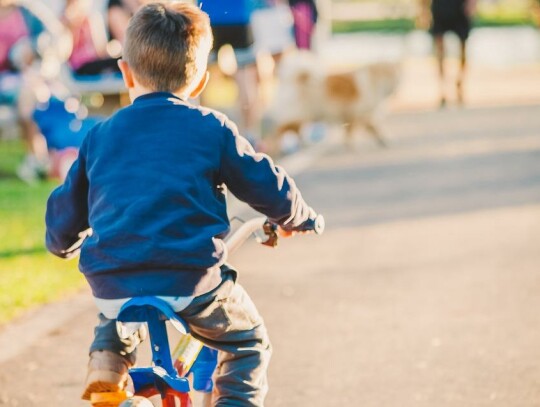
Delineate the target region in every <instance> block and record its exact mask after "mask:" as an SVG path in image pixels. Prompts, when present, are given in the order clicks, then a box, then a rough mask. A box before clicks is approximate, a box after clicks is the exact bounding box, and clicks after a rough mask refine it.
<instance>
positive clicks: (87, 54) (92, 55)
mask: <svg viewBox="0 0 540 407" xmlns="http://www.w3.org/2000/svg"><path fill="white" fill-rule="evenodd" d="M72 35H73V51H72V52H71V56H70V57H69V65H71V67H72V68H73V69H74V70H77V69H79V68H80V67H82V66H83V65H85V64H87V63H89V62H93V61H96V60H98V59H99V55H98V52H97V49H96V46H95V45H94V39H93V38H92V29H91V27H90V21H89V20H88V19H85V20H84V21H83V23H82V24H81V25H80V26H78V27H76V29H72Z"/></svg>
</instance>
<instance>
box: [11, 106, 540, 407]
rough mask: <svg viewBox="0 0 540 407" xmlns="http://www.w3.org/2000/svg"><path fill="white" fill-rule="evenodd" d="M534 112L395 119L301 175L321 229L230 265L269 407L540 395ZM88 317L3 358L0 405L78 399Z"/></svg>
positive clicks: (528, 400) (483, 402)
mask: <svg viewBox="0 0 540 407" xmlns="http://www.w3.org/2000/svg"><path fill="white" fill-rule="evenodd" d="M538 113H540V106H538V105H532V106H521V107H495V108H489V109H450V110H445V111H440V112H439V111H431V112H424V113H407V114H395V115H393V116H391V117H390V118H389V119H388V120H387V123H386V132H387V134H388V141H389V144H390V148H389V149H386V150H380V149H379V148H377V147H376V146H374V145H372V144H371V141H370V140H369V139H368V138H367V137H364V136H363V135H361V134H359V135H358V139H357V144H356V146H355V149H354V150H347V149H345V148H344V147H342V146H341V144H339V143H338V144H335V145H331V146H330V147H329V148H328V150H327V152H326V153H325V154H324V155H323V156H322V157H321V158H320V159H318V160H317V162H316V163H315V164H314V165H312V167H311V168H310V169H308V170H307V171H305V172H304V173H302V174H301V175H300V176H298V177H296V179H297V183H298V185H299V186H300V188H301V189H302V191H303V194H304V196H305V198H306V199H307V200H308V201H309V202H310V203H311V204H312V205H313V206H314V207H315V208H316V209H317V210H318V211H320V212H321V213H323V214H324V215H325V217H326V221H327V232H326V233H325V235H323V236H321V237H318V236H305V237H297V238H294V239H289V240H284V241H282V242H281V244H280V247H279V248H278V249H276V250H271V249H267V248H264V247H260V246H257V245H256V244H255V243H248V244H247V245H246V246H245V247H244V248H242V250H241V251H240V252H238V253H236V254H235V255H234V256H233V258H232V259H231V261H232V263H233V264H234V265H235V266H236V267H237V268H238V270H239V271H240V273H241V274H240V282H241V284H243V285H244V286H245V287H246V288H247V290H248V292H249V293H250V295H251V296H252V298H253V299H254V301H255V303H256V304H257V306H258V308H259V310H260V312H261V313H262V314H263V316H264V317H265V320H266V322H267V325H268V327H269V331H270V334H271V339H272V341H273V344H274V356H273V361H272V364H271V368H270V385H271V391H270V393H269V395H268V399H267V404H266V405H267V406H270V407H272V406H300V407H304V406H326V407H328V406H336V407H337V406H340V407H341V406H373V407H383V406H389V407H402V406H405V407H408V406H425V407H428V406H429V407H432V406H456V407H457V406H460V407H461V406H501V407H508V406H520V407H525V406H531V407H532V406H538V405H540V364H539V362H538V361H539V360H540V347H539V346H538V344H539V343H540V314H539V313H538V309H539V308H540V295H539V293H540V273H539V270H540V250H538V241H539V240H540V130H539V129H540V114H538ZM334 130H335V129H334ZM334 130H333V131H334ZM81 295H83V296H84V295H88V294H87V293H83V294H81ZM95 322H96V319H95V309H94V308H93V307H91V306H90V307H83V309H81V310H80V311H77V312H76V313H75V316H74V317H73V318H72V319H71V320H69V321H68V322H66V323H64V324H63V325H62V326H61V327H60V328H57V329H55V330H54V331H52V332H49V333H48V334H45V335H43V334H40V336H39V337H38V338H36V339H37V341H36V342H35V343H34V344H33V345H31V346H29V347H26V349H25V350H24V352H22V353H20V354H19V355H18V356H16V357H14V358H11V359H9V360H6V361H3V362H1V363H0V406H3V405H5V406H25V407H26V406H56V407H64V406H65V407H68V406H69V407H73V406H84V405H86V404H85V403H83V402H81V401H79V400H78V397H79V393H80V391H81V386H82V383H83V380H84V375H85V366H86V362H87V356H86V349H87V347H88V345H89V343H90V341H91V337H92V328H93V325H94V324H95ZM32 334H33V332H32V330H31V328H29V329H28V330H27V331H26V332H24V333H23V334H22V336H27V335H30V336H31V335H32ZM13 340H14V341H17V338H13ZM145 347H146V346H145ZM144 353H147V351H146V350H144V351H143V354H144ZM146 358H147V355H143V356H142V361H144V360H145V359H146Z"/></svg>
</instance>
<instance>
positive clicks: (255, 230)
mask: <svg viewBox="0 0 540 407" xmlns="http://www.w3.org/2000/svg"><path fill="white" fill-rule="evenodd" d="M324 227H325V223H324V217H323V216H322V215H317V216H316V217H315V218H312V219H311V218H310V219H308V220H306V221H305V222H303V223H302V224H300V225H298V226H293V227H283V230H285V231H288V232H300V233H307V232H314V233H315V234H317V235H321V234H322V233H323V232H324ZM277 229H278V225H276V224H275V223H272V222H270V221H269V220H268V219H267V218H264V217H259V218H253V219H250V220H248V221H247V222H246V223H244V224H243V225H242V226H240V227H239V228H238V230H237V231H236V232H234V233H233V234H231V235H229V236H228V237H227V238H225V244H226V246H227V249H228V251H229V253H232V252H234V251H235V250H237V249H238V248H239V247H240V246H242V244H243V243H244V242H245V241H246V240H247V239H248V238H249V236H251V235H252V234H256V236H257V240H258V241H259V243H261V244H263V245H265V246H270V247H275V246H277V241H278V234H277Z"/></svg>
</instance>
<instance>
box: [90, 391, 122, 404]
mask: <svg viewBox="0 0 540 407" xmlns="http://www.w3.org/2000/svg"><path fill="white" fill-rule="evenodd" d="M127 398H128V394H127V393H126V392H125V391H109V392H103V393H92V394H91V395H90V403H92V407H118V405H119V404H120V403H122V402H123V401H124V400H126V399H127Z"/></svg>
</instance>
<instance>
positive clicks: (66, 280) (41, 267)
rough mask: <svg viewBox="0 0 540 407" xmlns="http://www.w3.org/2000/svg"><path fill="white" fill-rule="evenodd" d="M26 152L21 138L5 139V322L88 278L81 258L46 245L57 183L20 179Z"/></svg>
mask: <svg viewBox="0 0 540 407" xmlns="http://www.w3.org/2000/svg"><path fill="white" fill-rule="evenodd" d="M23 155H24V149H23V147H22V144H21V143H20V142H18V141H9V142H8V141H0V324H2V323H5V322H7V321H9V320H10V319H12V318H14V317H16V316H17V315H19V314H20V313H22V312H23V311H25V310H27V309H29V308H31V307H35V306H38V305H40V304H44V303H47V302H50V301H53V300H55V299H58V298H60V297H62V296H63V295H65V294H66V293H69V292H72V291H75V290H77V289H79V288H80V287H81V286H83V284H84V279H83V277H82V275H81V274H80V273H79V272H78V270H77V261H76V260H71V261H64V260H61V259H57V258H55V257H54V256H52V255H50V254H48V253H47V252H46V250H45V246H44V235H45V224H44V216H45V204H46V202H47V197H48V196H49V193H50V192H51V191H52V189H53V188H54V187H55V186H56V183H55V182H51V181H47V182H43V183H39V184H37V185H32V186H29V185H27V184H25V183H23V182H22V181H20V180H19V179H17V177H16V176H15V168H16V166H17V165H18V164H19V163H20V161H21V159H22V157H23Z"/></svg>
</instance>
